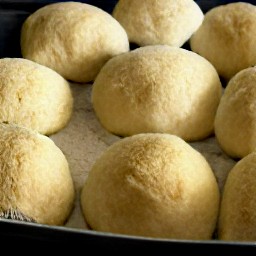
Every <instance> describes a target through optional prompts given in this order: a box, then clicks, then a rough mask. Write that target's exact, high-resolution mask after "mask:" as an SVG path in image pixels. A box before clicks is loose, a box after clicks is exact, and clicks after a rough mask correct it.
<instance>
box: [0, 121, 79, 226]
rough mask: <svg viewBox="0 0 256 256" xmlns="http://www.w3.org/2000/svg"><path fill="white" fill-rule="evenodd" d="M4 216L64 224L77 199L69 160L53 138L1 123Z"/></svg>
mask: <svg viewBox="0 0 256 256" xmlns="http://www.w3.org/2000/svg"><path fill="white" fill-rule="evenodd" d="M0 134H1V136H0V152H1V154H0V217H2V218H3V217H6V218H12V219H18V220H28V221H34V222H37V223H42V224H49V225H61V224H63V223H64V222H65V220H66V219H67V217H68V216H69V214H70V212H71V210H72V207H73V200H74V187H73V181H72V178H71V175H70V172H69V166H68V162H67V160H66V158H65V156H64V155H63V153H62V152H61V150H60V149H59V148H58V147H57V146H56V145H55V144H54V143H53V141H52V140H51V139H49V138H48V137H46V136H44V135H40V134H39V133H36V132H34V131H31V130H28V129H26V128H21V127H19V126H14V125H6V124H0Z"/></svg>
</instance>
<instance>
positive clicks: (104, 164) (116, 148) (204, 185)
mask: <svg viewBox="0 0 256 256" xmlns="http://www.w3.org/2000/svg"><path fill="white" fill-rule="evenodd" d="M218 203H219V190H218V186H217V183H216V180H215V177H214V175H213V173H212V170H211V168H210V167H209V165H208V163H207V162H206V160H205V159H204V158H203V157H202V155H201V154H199V153H198V152H197V151H195V150H194V149H192V148H191V147H190V146H189V145H188V144H186V143H185V142H184V141H183V140H181V139H180V138H178V137H176V136H173V135H168V134H140V135H135V136H132V137H129V138H125V139H123V140H121V141H119V142H117V143H115V144H113V145H112V146H110V147H109V149H108V150H107V151H106V152H105V153H103V155H102V156H101V157H100V158H99V159H98V160H97V161H96V163H95V164H94V166H93V168H92V169H91V171H90V172H89V176H88V178H87V180H86V182H85V185H84V188H83V190H82V194H81V204H82V209H83V213H84V215H85V219H86V221H87V223H88V224H89V225H90V226H91V227H92V228H93V229H95V230H98V231H107V232H114V233H123V234H132V235H142V236H150V237H164V238H182V239H210V238H211V236H212V233H213V230H214V228H215V224H216V223H215V222H216V218H217V214H218V207H219V205H218Z"/></svg>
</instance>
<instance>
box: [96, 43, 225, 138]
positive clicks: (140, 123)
mask: <svg viewBox="0 0 256 256" xmlns="http://www.w3.org/2000/svg"><path fill="white" fill-rule="evenodd" d="M220 97H221V83H220V80H219V77H218V74H217V72H216V71H215V69H214V67H213V66H212V65H211V64H210V63H209V62H208V61H207V60H205V59H204V58H202V57H201V56H199V55H197V54H195V53H193V52H190V51H187V50H184V49H180V48H176V47H170V46H160V45H157V46H146V47H141V48H139V49H136V50H134V51H131V52H129V53H125V54H122V55H119V56H116V57H114V58H113V59H111V60H110V61H108V63H107V64H106V65H105V66H104V67H103V68H102V69H101V71H100V73H99V75H98V76H97V78H96V80H95V82H94V84H93V90H92V103H93V106H94V109H95V112H96V114H97V116H98V118H99V120H100V122H101V123H102V125H103V126H104V127H105V128H106V129H107V130H108V131H110V132H112V133H114V134H117V135H121V136H129V135H134V134H138V133H147V132H160V133H171V134H175V135H178V136H180V137H182V138H183V139H185V140H187V141H192V140H199V139H203V138H205V137H207V136H208V135H210V134H211V133H212V132H213V122H214V117H215V112H216V110H217V106H218V104H219V101H220Z"/></svg>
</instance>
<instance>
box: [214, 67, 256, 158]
mask: <svg viewBox="0 0 256 256" xmlns="http://www.w3.org/2000/svg"><path fill="white" fill-rule="evenodd" d="M255 102H256V67H251V68H248V69H245V70H242V71H240V72H239V73H238V74H236V75H235V76H234V77H233V78H232V79H231V80H230V81H229V83H228V85H227V87H226V90H225V92H224V95H223V97H222V99H221V101H220V105H219V107H218V110H217V113H216V119H215V135H216V138H217V140H218V142H219V144H220V146H221V148H222V149H223V150H224V151H225V152H226V153H227V154H228V155H229V156H231V157H233V158H243V157H244V156H246V155H248V154H249V153H251V152H252V151H253V150H254V149H255V147H256V104H255Z"/></svg>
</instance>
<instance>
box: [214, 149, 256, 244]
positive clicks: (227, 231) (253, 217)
mask: <svg viewBox="0 0 256 256" xmlns="http://www.w3.org/2000/svg"><path fill="white" fill-rule="evenodd" d="M255 164H256V153H255V152H253V153H251V154H249V155H248V156H246V157H245V158H243V159H242V160H240V161H239V162H238V163H237V164H236V165H235V166H234V168H233V169H232V170H231V171H230V173H229V175H228V178H227V181H226V184H225V187H224V194H223V199H222V203H221V210H220V217H219V229H218V231H219V239H222V240H232V241H255V240H256V228H255V227H256V213H255V208H256V190H255V187H256V169H255Z"/></svg>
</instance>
